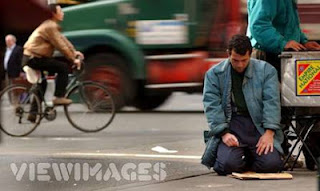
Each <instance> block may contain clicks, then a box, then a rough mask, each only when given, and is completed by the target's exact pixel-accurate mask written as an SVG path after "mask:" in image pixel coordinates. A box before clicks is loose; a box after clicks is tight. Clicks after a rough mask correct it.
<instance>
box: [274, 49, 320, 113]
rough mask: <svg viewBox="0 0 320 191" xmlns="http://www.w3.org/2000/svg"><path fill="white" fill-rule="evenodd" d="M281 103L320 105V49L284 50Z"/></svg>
mask: <svg viewBox="0 0 320 191" xmlns="http://www.w3.org/2000/svg"><path fill="white" fill-rule="evenodd" d="M280 57H281V105H282V106H288V107H319V106H320V51H306V52H283V53H282V54H281V55H280Z"/></svg>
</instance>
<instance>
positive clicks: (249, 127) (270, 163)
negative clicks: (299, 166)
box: [214, 115, 282, 175]
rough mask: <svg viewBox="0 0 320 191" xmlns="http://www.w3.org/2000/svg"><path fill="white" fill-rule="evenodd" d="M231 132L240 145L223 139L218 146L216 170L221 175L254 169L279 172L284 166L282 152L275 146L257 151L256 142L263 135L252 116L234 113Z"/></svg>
mask: <svg viewBox="0 0 320 191" xmlns="http://www.w3.org/2000/svg"><path fill="white" fill-rule="evenodd" d="M230 132H231V133H232V134H233V135H235V136H236V137H237V139H238V141H239V144H240V146H239V147H228V146H227V145H226V144H224V143H223V142H222V141H221V143H220V144H219V146H218V152H217V159H216V162H215V165H214V170H215V171H216V172H217V173H218V174H219V175H227V174H231V173H232V172H244V171H254V172H258V173H272V172H278V171H280V170H281V167H282V160H281V157H280V153H279V152H278V151H277V150H276V149H275V148H274V150H273V152H269V153H268V154H266V155H265V154H262V155H261V156H259V155H258V154H257V153H256V150H257V147H256V144H257V143H258V141H259V138H260V137H261V135H260V133H259V132H258V130H257V129H256V127H255V126H254V124H253V122H252V120H251V118H250V117H246V116H236V115H233V116H232V118H231V122H230Z"/></svg>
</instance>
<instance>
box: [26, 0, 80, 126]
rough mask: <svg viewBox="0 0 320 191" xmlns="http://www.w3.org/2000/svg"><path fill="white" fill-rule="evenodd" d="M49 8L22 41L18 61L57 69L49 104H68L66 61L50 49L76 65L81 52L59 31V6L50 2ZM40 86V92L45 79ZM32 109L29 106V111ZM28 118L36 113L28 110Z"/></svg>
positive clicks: (51, 71)
mask: <svg viewBox="0 0 320 191" xmlns="http://www.w3.org/2000/svg"><path fill="white" fill-rule="evenodd" d="M49 9H50V11H51V12H52V17H51V18H50V19H48V20H46V21H44V22H43V23H42V24H41V25H40V26H38V28H36V29H35V30H34V31H33V33H32V34H31V35H30V37H29V39H28V40H27V42H26V43H25V45H24V51H23V54H24V56H23V61H22V64H23V66H25V65H27V66H29V67H31V68H33V69H35V70H40V71H43V70H45V71H48V72H49V73H57V78H56V89H55V93H54V96H55V99H54V100H53V104H54V105H68V104H70V103H72V100H70V99H67V98H65V97H64V95H65V91H66V86H67V83H68V71H69V67H68V63H65V62H62V61H60V60H57V59H55V58H53V57H52V55H53V52H54V50H55V49H57V50H59V51H60V52H61V53H62V54H63V55H64V56H65V58H66V59H68V61H70V62H72V63H73V64H74V65H76V66H77V67H78V68H79V67H80V65H81V61H80V59H83V58H84V56H83V54H82V53H81V52H79V51H76V50H75V48H74V46H73V45H72V44H71V43H70V41H68V40H67V38H66V37H64V36H63V35H62V34H61V28H60V26H59V22H61V21H63V18H64V13H63V11H62V9H61V7H60V6H59V5H57V4H50V5H49ZM41 88H42V90H43V91H42V92H43V93H44V92H45V88H46V81H43V82H42V84H41ZM40 97H41V96H40ZM33 105H35V104H33ZM36 109H37V108H34V107H33V108H32V110H33V111H34V110H36ZM28 120H29V121H31V122H34V121H35V120H36V115H34V114H33V115H32V113H31V114H30V115H29V116H28Z"/></svg>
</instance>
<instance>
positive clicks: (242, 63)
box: [230, 50, 250, 73]
mask: <svg viewBox="0 0 320 191" xmlns="http://www.w3.org/2000/svg"><path fill="white" fill-rule="evenodd" d="M249 61H250V52H249V51H247V53H246V54H245V55H240V54H237V53H236V52H235V51H233V50H232V52H231V54H230V62H231V65H232V68H233V69H234V70H235V71H237V72H239V73H242V72H243V71H244V70H245V69H246V68H247V66H248V64H249Z"/></svg>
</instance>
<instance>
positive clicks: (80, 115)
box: [64, 82, 115, 132]
mask: <svg viewBox="0 0 320 191" xmlns="http://www.w3.org/2000/svg"><path fill="white" fill-rule="evenodd" d="M66 97H67V98H69V99H72V100H73V103H72V104H70V105H68V106H65V107H64V110H65V114H66V117H67V119H68V121H69V122H70V123H71V124H72V126H74V127H75V128H77V129H79V130H80V131H84V132H97V131H101V130H102V129H104V128H106V127H108V125H109V124H110V123H111V122H112V120H113V118H114V116H115V104H114V101H113V98H112V95H111V93H110V92H109V91H108V90H107V89H106V88H105V86H103V85H101V84H99V83H95V82H83V83H81V84H80V85H78V86H76V87H74V88H72V89H71V90H70V91H69V92H68V93H67V96H66Z"/></svg>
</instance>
